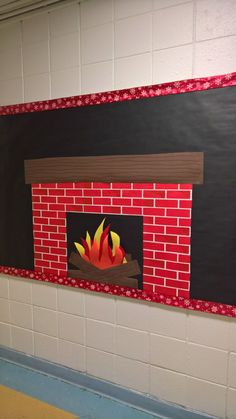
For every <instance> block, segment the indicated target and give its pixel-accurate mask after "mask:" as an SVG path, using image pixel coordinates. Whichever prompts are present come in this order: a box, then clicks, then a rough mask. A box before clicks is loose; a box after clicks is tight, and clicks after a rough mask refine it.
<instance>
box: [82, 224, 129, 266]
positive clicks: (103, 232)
mask: <svg viewBox="0 0 236 419" xmlns="http://www.w3.org/2000/svg"><path fill="white" fill-rule="evenodd" d="M104 222H105V218H104V219H103V220H102V222H101V224H100V225H99V227H98V228H97V230H96V232H95V234H94V237H93V239H91V237H90V234H89V232H88V231H87V232H86V238H85V239H83V238H81V242H82V244H80V243H77V242H74V244H75V247H76V249H77V250H78V252H79V254H80V256H81V257H82V258H83V259H84V260H86V262H89V263H91V264H92V265H94V266H96V267H97V268H99V269H107V268H111V267H112V266H117V265H122V264H123V263H127V260H126V258H125V251H124V249H123V248H122V247H121V245H120V236H119V235H118V234H117V233H115V232H114V231H110V224H109V225H108V226H107V227H106V228H105V229H104ZM109 234H110V239H111V243H112V247H111V246H110V244H109Z"/></svg>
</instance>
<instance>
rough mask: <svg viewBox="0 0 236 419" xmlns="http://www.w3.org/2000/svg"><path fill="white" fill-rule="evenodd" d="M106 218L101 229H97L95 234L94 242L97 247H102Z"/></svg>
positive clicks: (100, 226)
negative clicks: (101, 241)
mask: <svg viewBox="0 0 236 419" xmlns="http://www.w3.org/2000/svg"><path fill="white" fill-rule="evenodd" d="M105 219H106V218H104V219H103V220H102V222H101V224H100V225H99V227H98V228H97V230H96V232H95V234H94V241H95V242H97V245H98V246H99V245H100V240H101V235H102V233H103V226H104V222H105Z"/></svg>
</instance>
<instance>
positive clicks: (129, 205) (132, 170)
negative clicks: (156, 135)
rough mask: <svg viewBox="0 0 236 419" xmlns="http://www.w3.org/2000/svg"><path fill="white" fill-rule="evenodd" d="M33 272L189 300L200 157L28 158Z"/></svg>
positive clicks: (189, 154)
mask: <svg viewBox="0 0 236 419" xmlns="http://www.w3.org/2000/svg"><path fill="white" fill-rule="evenodd" d="M25 177H26V183H31V184H32V202H33V228H34V264H35V271H39V272H43V273H44V274H54V275H58V276H59V277H70V278H75V280H78V281H81V280H85V281H93V282H97V283H107V284H113V285H114V286H116V285H118V286H120V287H128V288H133V289H140V290H143V291H146V292H154V293H155V292H159V293H163V294H165V295H171V296H177V297H189V290H190V232H191V207H192V185H193V184H201V183H202V182H203V153H198V152H197V153H176V154H175V153H171V154H160V155H140V156H134V155H132V156H96V157H73V158H53V159H38V160H28V161H25Z"/></svg>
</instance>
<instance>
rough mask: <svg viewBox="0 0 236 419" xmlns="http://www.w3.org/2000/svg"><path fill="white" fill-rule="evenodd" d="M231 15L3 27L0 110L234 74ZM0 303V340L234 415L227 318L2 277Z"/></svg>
mask: <svg viewBox="0 0 236 419" xmlns="http://www.w3.org/2000/svg"><path fill="white" fill-rule="evenodd" d="M235 16H236V2H235V0H197V1H186V2H184V1H181V0H153V1H152V0H87V1H84V2H82V3H81V4H78V2H75V1H71V2H70V1H67V2H65V4H64V5H61V6H60V7H58V6H57V7H54V8H49V9H47V10H45V9H44V11H43V12H41V13H34V14H31V15H25V16H22V17H21V18H17V19H15V20H12V21H11V22H8V23H7V24H6V23H4V24H3V23H2V24H0V105H7V104H13V103H20V102H28V101H35V100H41V99H50V98H58V97H62V96H70V95H77V94H83V93H93V92H99V91H104V90H105V91H106V90H110V89H111V90H112V89H116V88H118V89H120V88H125V87H131V86H138V85H147V84H151V83H160V82H165V81H173V80H180V79H185V78H191V77H198V76H208V75H214V74H223V73H227V72H231V71H235V70H236V18H235ZM32 135H33V133H32ZM223 140H224V139H223V138H222V141H223ZM32 141H33V136H32ZM36 146H37V145H36ZM0 297H1V299H0V321H1V323H0V343H1V344H3V345H5V346H8V347H11V348H14V349H17V350H20V351H23V352H26V353H27V354H31V355H35V356H37V357H41V358H44V359H47V360H50V361H53V362H57V363H60V364H63V365H67V366H69V367H72V368H75V369H77V370H79V371H84V372H87V373H88V374H92V375H94V376H96V377H100V378H103V379H105V380H109V381H112V382H114V383H118V384H121V385H123V386H126V387H129V388H131V389H134V390H137V391H139V392H143V393H148V394H151V395H153V396H156V397H158V398H161V399H164V400H168V401H171V402H174V403H179V404H181V405H184V406H188V407H190V408H194V409H198V410H201V411H204V412H207V413H209V414H212V415H216V416H218V417H221V418H226V417H228V418H230V419H235V418H236V322H235V320H232V319H229V318H224V317H217V316H213V315H204V314H199V313H194V312H185V311H182V310H177V309H173V308H166V307H161V306H158V305H155V304H148V303H144V302H140V301H139V302H135V301H130V300H128V299H126V300H125V299H122V298H115V297H109V296H102V295H93V294H90V293H88V292H82V291H77V290H71V289H65V288H60V287H56V286H49V285H45V284H40V283H37V282H36V281H35V282H32V283H31V282H29V281H24V280H20V279H13V278H10V277H4V276H1V277H0Z"/></svg>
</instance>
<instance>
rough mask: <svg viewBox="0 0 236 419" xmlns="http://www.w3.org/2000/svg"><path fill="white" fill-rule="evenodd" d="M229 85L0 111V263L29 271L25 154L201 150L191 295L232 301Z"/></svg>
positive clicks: (234, 260) (233, 151)
mask: <svg viewBox="0 0 236 419" xmlns="http://www.w3.org/2000/svg"><path fill="white" fill-rule="evenodd" d="M235 109H236V88H235V87H233V86H232V87H225V88H220V89H212V90H206V91H199V92H190V93H185V94H179V95H171V96H162V97H153V98H146V99H140V100H132V101H127V102H117V103H107V104H103V105H95V106H87V107H86V106H85V107H81V108H71V109H58V110H53V111H49V112H35V113H25V114H19V115H8V116H3V115H2V116H0V196H1V205H0V265H5V266H14V267H17V268H24V269H33V268H34V266H33V235H32V213H31V190H30V186H29V185H25V180H24V160H25V159H35V158H45V157H67V156H68V157H70V156H97V155H99V156H102V155H103V156H104V155H116V154H117V155H122V154H152V153H170V152H171V153H172V152H186V151H189V152H191V151H200V152H204V156H205V157H204V161H205V167H204V184H203V185H199V186H196V185H195V186H194V188H193V214H192V234H191V236H192V243H191V292H190V294H191V298H193V299H201V300H209V301H215V302H221V303H227V304H232V305H236V280H235V278H236V141H235V133H236V116H235V115H236V113H235Z"/></svg>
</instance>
